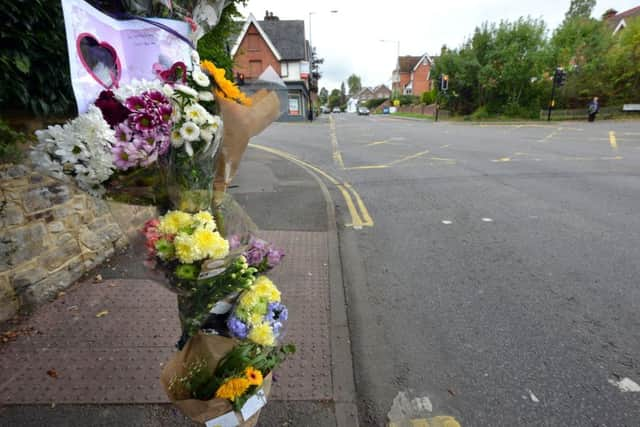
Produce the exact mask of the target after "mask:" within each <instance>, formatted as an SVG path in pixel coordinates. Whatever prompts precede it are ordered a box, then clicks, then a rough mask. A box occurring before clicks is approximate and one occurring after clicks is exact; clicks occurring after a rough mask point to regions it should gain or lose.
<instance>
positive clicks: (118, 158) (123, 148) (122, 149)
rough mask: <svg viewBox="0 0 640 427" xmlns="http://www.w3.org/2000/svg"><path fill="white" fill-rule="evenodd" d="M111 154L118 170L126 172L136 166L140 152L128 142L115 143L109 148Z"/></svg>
mask: <svg viewBox="0 0 640 427" xmlns="http://www.w3.org/2000/svg"><path fill="white" fill-rule="evenodd" d="M111 152H112V153H113V156H114V163H115V165H116V167H117V168H118V169H120V170H127V169H129V168H130V167H133V166H136V165H137V164H138V160H140V158H141V156H140V152H139V151H138V150H137V148H136V147H135V145H133V144H130V143H128V142H124V143H117V144H116V145H114V146H113V147H112V148H111Z"/></svg>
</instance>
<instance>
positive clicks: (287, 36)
mask: <svg viewBox="0 0 640 427" xmlns="http://www.w3.org/2000/svg"><path fill="white" fill-rule="evenodd" d="M309 53H310V51H309V43H308V42H307V41H306V39H305V36H304V21H303V20H280V19H279V18H278V17H277V16H274V15H273V13H271V14H269V12H267V14H266V15H265V18H264V20H262V21H257V20H256V19H255V17H254V16H253V15H252V14H250V15H249V17H248V18H247V20H246V22H245V23H244V25H243V27H242V30H241V31H240V33H239V35H238V37H237V38H236V40H235V44H234V45H233V48H232V49H231V56H232V57H233V61H234V66H233V72H234V74H235V75H238V74H243V75H244V80H245V85H246V86H247V87H246V88H243V90H244V89H246V90H247V91H248V92H250V91H251V86H252V83H254V82H255V80H256V79H257V78H258V77H259V76H260V75H262V73H263V72H264V71H265V70H266V69H267V68H268V67H269V66H271V68H273V70H274V71H275V72H276V73H277V74H278V75H279V76H280V77H281V78H282V80H283V81H284V83H285V84H286V88H287V89H286V92H287V93H286V96H281V102H283V103H284V104H285V106H286V109H285V114H283V116H282V117H281V118H280V120H304V119H306V118H307V113H308V111H309V105H310V103H309V96H310V92H309V72H310V70H309Z"/></svg>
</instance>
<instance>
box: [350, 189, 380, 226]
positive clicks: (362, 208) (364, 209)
mask: <svg viewBox="0 0 640 427" xmlns="http://www.w3.org/2000/svg"><path fill="white" fill-rule="evenodd" d="M344 186H345V187H347V188H348V189H349V190H350V191H351V192H352V193H353V196H354V197H355V198H356V203H358V208H360V213H362V219H363V223H362V225H364V226H366V227H373V219H371V215H369V211H368V210H367V207H366V206H365V205H364V202H363V201H362V198H361V197H360V195H359V194H358V192H357V191H356V190H355V188H353V187H352V186H351V184H349V183H348V182H345V183H344Z"/></svg>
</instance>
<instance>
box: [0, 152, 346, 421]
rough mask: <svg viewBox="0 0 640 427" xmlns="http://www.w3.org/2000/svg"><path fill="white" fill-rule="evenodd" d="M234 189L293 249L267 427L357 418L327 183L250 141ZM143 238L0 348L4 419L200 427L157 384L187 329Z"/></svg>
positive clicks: (283, 285) (260, 225)
mask: <svg viewBox="0 0 640 427" xmlns="http://www.w3.org/2000/svg"><path fill="white" fill-rule="evenodd" d="M230 193H231V194H233V196H234V199H235V200H236V201H237V202H238V203H239V204H240V205H241V206H242V207H243V209H244V211H245V212H246V214H247V215H248V216H249V217H250V218H251V220H253V222H254V223H255V226H256V229H257V234H258V235H259V236H261V237H263V238H266V239H268V240H270V241H272V242H274V243H275V244H277V245H279V246H281V247H284V249H285V251H286V253H287V255H286V257H285V259H284V261H283V263H282V264H281V265H280V266H279V267H277V268H276V269H274V270H273V272H271V273H270V276H271V277H272V278H273V280H274V281H275V282H276V283H278V285H279V287H280V289H281V290H282V292H283V299H284V302H285V303H287V305H288V306H289V312H290V319H289V325H288V329H287V337H286V338H287V340H289V341H292V342H294V343H295V344H296V345H297V347H298V352H297V353H296V355H294V356H293V357H292V358H290V359H289V360H288V361H287V362H285V365H283V366H282V367H281V368H280V369H279V370H278V371H277V372H276V374H275V384H274V387H273V389H272V394H271V396H270V402H269V405H267V407H266V408H265V409H264V410H263V411H262V413H261V417H260V420H259V424H258V425H259V426H287V425H288V426H300V425H308V426H335V425H340V426H350V425H355V424H356V423H357V421H355V420H356V409H355V405H354V399H355V396H354V394H353V391H354V388H353V373H352V370H351V369H352V367H351V366H352V365H351V359H350V352H349V349H348V344H345V343H347V342H348V341H347V340H348V336H347V337H345V336H344V335H343V332H344V329H346V320H344V324H343V323H341V322H342V320H341V319H346V317H345V314H344V301H343V299H342V300H338V304H334V305H333V306H330V302H334V301H335V295H336V294H337V295H340V294H342V295H344V290H343V288H342V282H341V276H340V273H341V268H340V265H339V260H337V259H336V258H335V253H337V252H338V250H337V234H336V230H335V217H334V214H333V209H332V206H330V205H327V199H326V189H324V188H323V186H321V185H319V182H318V181H316V180H315V179H314V178H313V177H312V176H311V175H310V174H309V173H308V172H307V171H305V170H304V169H302V168H300V167H299V166H297V165H295V164H292V163H291V162H290V161H288V160H285V159H282V158H280V157H278V156H274V155H273V154H269V153H266V152H263V151H259V150H256V149H253V148H251V149H249V151H248V152H247V155H246V157H245V159H244V162H243V163H242V165H241V169H240V172H239V175H238V177H237V179H236V180H235V181H234V185H233V187H232V188H231V189H230ZM140 244H141V242H140V241H136V242H134V245H133V246H132V247H131V248H129V249H128V250H127V251H125V252H123V253H120V254H117V255H116V256H115V257H113V258H111V259H110V260H109V261H108V262H106V263H105V264H104V265H102V266H101V267H100V268H98V269H97V270H95V271H94V272H92V274H91V275H89V276H88V277H86V278H85V279H84V280H83V281H81V282H80V283H78V284H76V285H74V286H73V287H71V288H70V289H69V290H68V291H67V292H66V294H65V295H63V296H61V297H60V298H58V299H57V300H56V301H55V302H53V303H51V304H49V305H47V306H44V307H41V308H39V309H38V310H36V311H35V313H34V314H33V315H32V316H31V317H30V318H29V319H27V320H26V321H25V322H24V323H23V325H22V326H23V327H33V328H34V329H33V330H34V332H33V333H32V334H31V336H21V337H19V338H18V339H17V340H16V341H15V342H11V343H8V344H5V345H3V346H1V347H0V366H1V367H2V372H4V373H8V372H11V373H12V374H11V375H9V376H5V375H3V378H2V380H1V381H0V402H1V403H0V425H1V426H5V425H6V426H42V425H50V426H85V425H100V426H125V425H126V426H174V425H175V426H177V425H192V423H191V422H190V421H189V420H187V419H185V418H184V417H183V416H182V415H181V414H180V413H179V412H178V411H177V410H175V409H174V408H173V407H172V406H171V405H170V404H168V403H167V401H166V397H165V396H164V394H163V392H162V390H161V387H160V384H159V381H158V377H159V373H160V369H161V364H162V362H163V361H164V360H166V359H167V358H168V357H169V356H170V355H171V353H172V352H173V351H174V350H173V344H174V343H175V341H176V340H177V338H178V335H179V326H178V322H177V307H176V303H175V296H173V295H172V294H170V293H169V292H168V291H166V290H164V289H163V288H162V287H161V286H159V285H158V284H157V283H154V282H153V281H149V279H158V278H157V277H154V276H153V275H151V276H150V274H149V271H148V270H146V268H144V267H143V266H142V258H143V256H144V251H143V250H142V249H141V246H140ZM98 274H99V275H100V276H101V277H102V281H100V282H98V283H94V281H93V280H92V279H93V277H94V276H95V275H98ZM330 278H331V283H330ZM104 310H106V311H108V313H106V314H105V315H104V316H96V313H99V312H101V311H104ZM340 349H342V350H340ZM345 349H346V351H345ZM49 369H55V371H56V373H57V378H52V377H50V376H48V375H47V371H48V370H49ZM345 372H347V373H348V375H346V376H345V375H344V373H345ZM344 390H347V391H350V394H349V395H345V393H344Z"/></svg>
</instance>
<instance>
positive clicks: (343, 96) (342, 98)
mask: <svg viewBox="0 0 640 427" xmlns="http://www.w3.org/2000/svg"><path fill="white" fill-rule="evenodd" d="M346 103H347V94H346V92H345V91H344V82H342V83H340V105H345V104H346Z"/></svg>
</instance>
